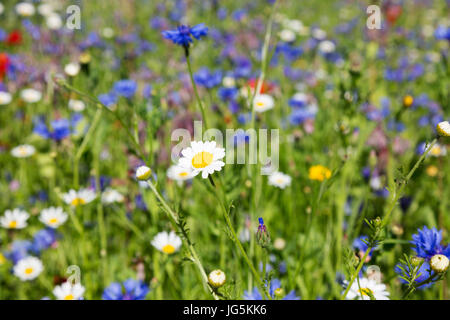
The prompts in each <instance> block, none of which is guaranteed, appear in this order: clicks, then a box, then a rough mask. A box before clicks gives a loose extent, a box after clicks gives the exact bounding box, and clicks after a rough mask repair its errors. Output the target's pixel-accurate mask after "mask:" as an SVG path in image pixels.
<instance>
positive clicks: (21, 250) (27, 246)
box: [5, 240, 33, 264]
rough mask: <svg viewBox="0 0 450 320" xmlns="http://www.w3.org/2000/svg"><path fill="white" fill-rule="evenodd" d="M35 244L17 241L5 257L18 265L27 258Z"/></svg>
mask: <svg viewBox="0 0 450 320" xmlns="http://www.w3.org/2000/svg"><path fill="white" fill-rule="evenodd" d="M32 246H33V244H32V242H31V241H28V240H16V241H14V242H13V243H12V245H11V250H9V251H8V252H5V257H6V258H7V259H9V260H11V261H12V262H13V264H16V263H17V262H18V261H19V260H21V259H23V258H25V257H27V256H28V255H29V251H30V250H31V248H32Z"/></svg>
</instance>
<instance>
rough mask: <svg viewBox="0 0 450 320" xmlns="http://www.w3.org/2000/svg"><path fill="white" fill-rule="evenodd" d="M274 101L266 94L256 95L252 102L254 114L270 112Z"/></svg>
mask: <svg viewBox="0 0 450 320" xmlns="http://www.w3.org/2000/svg"><path fill="white" fill-rule="evenodd" d="M274 104H275V103H274V100H273V98H272V96H270V95H268V94H264V93H263V94H258V95H257V96H256V97H255V100H254V101H253V108H254V110H255V112H264V111H267V110H270V109H272V108H273V106H274Z"/></svg>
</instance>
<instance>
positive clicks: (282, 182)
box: [269, 171, 292, 189]
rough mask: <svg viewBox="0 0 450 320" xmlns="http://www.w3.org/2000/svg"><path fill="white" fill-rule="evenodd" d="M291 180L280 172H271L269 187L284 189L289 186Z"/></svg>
mask: <svg viewBox="0 0 450 320" xmlns="http://www.w3.org/2000/svg"><path fill="white" fill-rule="evenodd" d="M291 181H292V178H291V177H290V176H288V175H287V174H284V173H282V172H278V171H277V172H273V173H272V174H271V175H270V176H269V185H271V186H275V187H278V188H281V189H284V188H286V187H288V186H290V185H291Z"/></svg>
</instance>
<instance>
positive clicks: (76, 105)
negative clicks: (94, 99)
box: [69, 99, 86, 112]
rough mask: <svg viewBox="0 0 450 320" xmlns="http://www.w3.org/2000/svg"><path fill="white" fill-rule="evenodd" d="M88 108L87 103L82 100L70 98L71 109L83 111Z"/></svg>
mask: <svg viewBox="0 0 450 320" xmlns="http://www.w3.org/2000/svg"><path fill="white" fill-rule="evenodd" d="M85 108H86V105H85V104H84V102H83V101H82V100H76V99H70V100H69V109H70V110H72V111H75V112H81V111H83V110H84V109H85Z"/></svg>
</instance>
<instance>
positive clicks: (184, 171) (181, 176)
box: [167, 165, 193, 182]
mask: <svg viewBox="0 0 450 320" xmlns="http://www.w3.org/2000/svg"><path fill="white" fill-rule="evenodd" d="M167 177H168V178H169V179H171V180H175V181H178V182H183V181H186V180H189V179H192V178H193V175H192V169H191V168H183V167H181V166H177V165H173V166H170V168H169V169H168V170H167Z"/></svg>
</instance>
